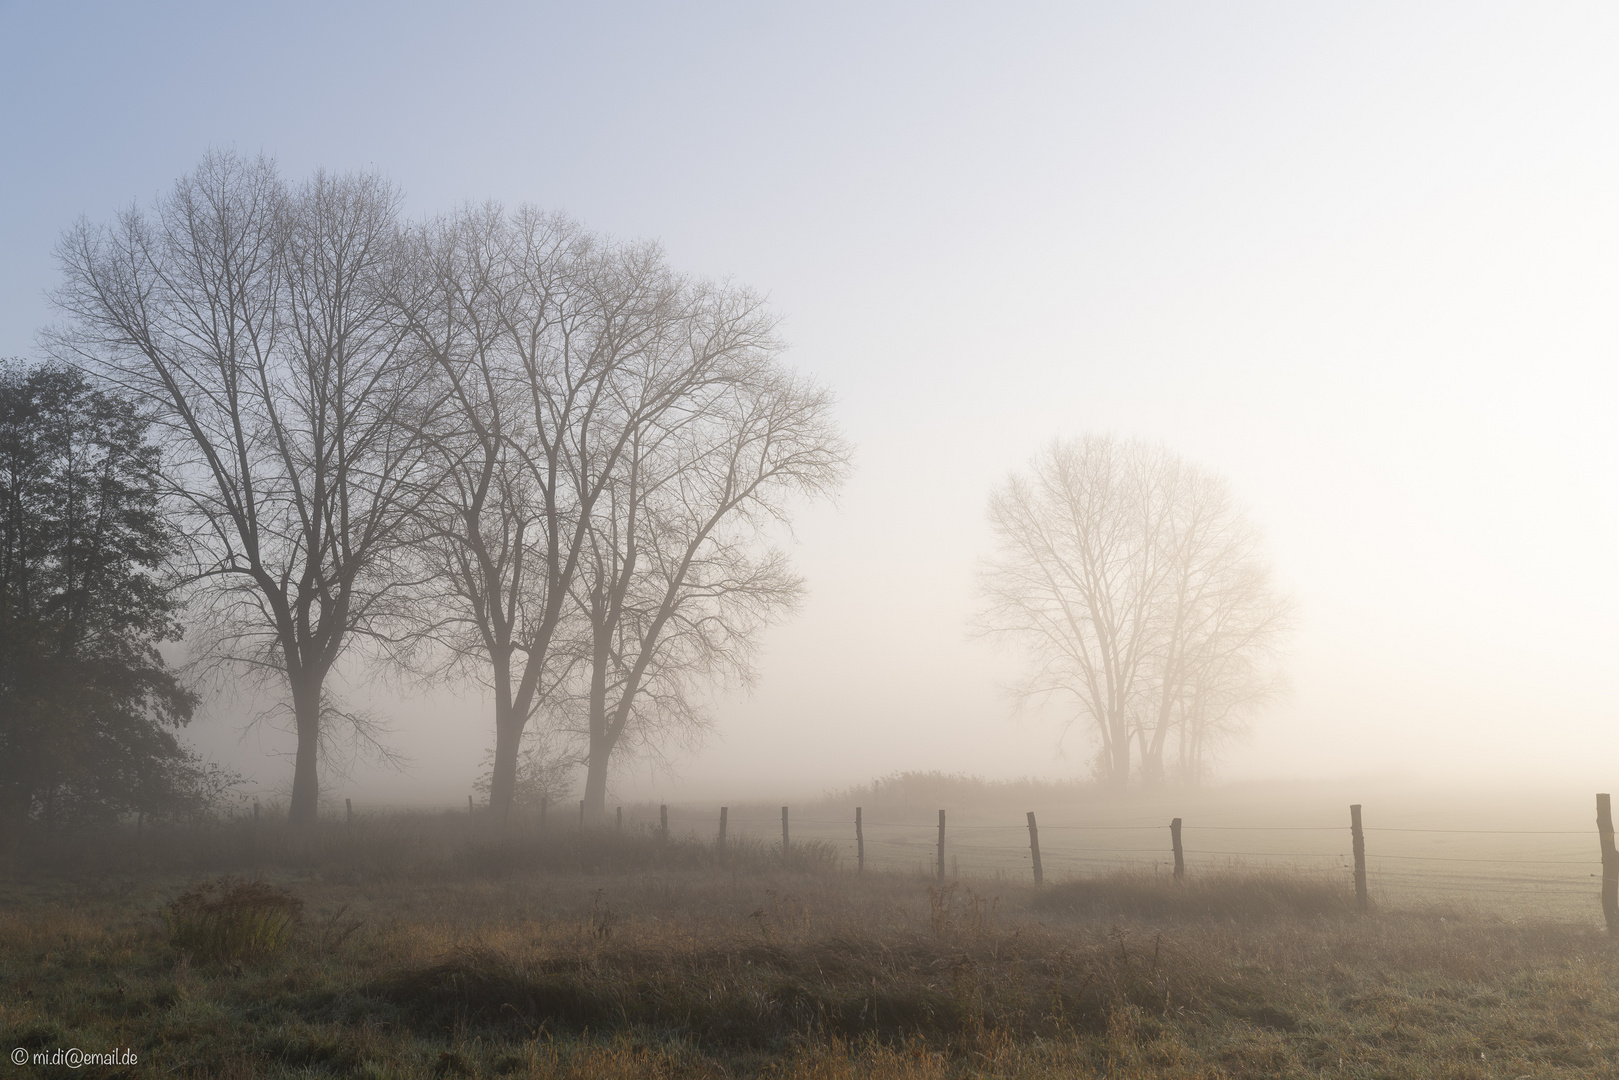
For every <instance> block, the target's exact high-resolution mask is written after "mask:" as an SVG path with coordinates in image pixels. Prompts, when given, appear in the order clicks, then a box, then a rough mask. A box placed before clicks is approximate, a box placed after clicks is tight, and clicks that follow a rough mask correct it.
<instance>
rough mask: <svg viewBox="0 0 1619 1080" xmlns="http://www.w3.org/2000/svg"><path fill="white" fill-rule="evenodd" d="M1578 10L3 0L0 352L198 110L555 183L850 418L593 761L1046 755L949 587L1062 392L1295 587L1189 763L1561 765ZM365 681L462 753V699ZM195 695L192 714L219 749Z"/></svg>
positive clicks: (1580, 131)
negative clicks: (778, 564)
mask: <svg viewBox="0 0 1619 1080" xmlns="http://www.w3.org/2000/svg"><path fill="white" fill-rule="evenodd" d="M1616 55H1619V9H1613V8H1611V7H1608V6H1601V5H1588V6H1576V5H1554V4H1536V5H1493V4H1478V3H1469V4H1450V5H1437V4H1435V5H1413V4H1387V5H1353V6H1350V5H1283V4H1206V3H1198V4H1182V5H1137V4H1132V5H1122V4H1120V5H1074V4H1062V5H1056V4H1052V5H977V6H965V5H941V4H936V3H932V4H925V5H924V4H915V5H898V4H871V3H864V4H845V5H838V4H825V3H819V4H814V5H808V4H806V5H799V6H786V5H761V4H746V5H744V4H736V5H669V4H656V5H652V4H648V5H642V6H630V5H613V6H609V5H591V6H588V7H587V6H585V5H578V6H570V7H550V8H547V7H542V6H538V5H517V4H510V5H503V4H483V5H476V4H461V5H454V6H451V5H408V4H390V5H380V4H378V5H359V4H332V3H328V4H319V5H316V4H279V5H274V6H273V7H272V6H268V5H266V6H252V7H249V6H245V5H244V6H242V7H240V8H238V9H235V10H229V9H225V8H223V7H222V6H220V5H201V4H196V5H178V4H146V5H140V6H136V5H127V4H75V5H66V4H44V3H15V2H5V0H0V355H7V354H27V353H29V352H31V351H32V349H33V346H32V341H33V335H34V333H35V332H36V330H37V328H38V327H39V326H40V325H41V324H42V323H43V322H45V321H46V320H48V319H49V318H50V313H49V311H48V309H47V307H46V305H45V303H44V301H43V299H42V293H43V291H44V290H45V289H46V288H47V287H49V286H50V284H51V283H52V281H53V280H54V275H55V271H54V267H53V264H52V260H51V246H52V244H53V242H54V239H55V237H56V235H57V233H58V232H59V231H60V230H61V229H62V228H63V227H64V226H66V225H67V224H69V223H70V222H71V221H72V220H73V219H74V218H75V217H76V216H77V215H79V214H81V213H84V214H88V215H90V216H91V217H92V218H104V217H106V216H108V215H110V214H111V213H113V212H114V211H115V210H117V209H118V208H119V207H121V206H124V205H127V204H128V203H129V202H130V201H131V200H135V199H141V200H145V199H148V198H150V197H151V196H152V195H153V194H154V193H155V192H157V191H159V190H161V189H163V188H165V187H167V186H168V185H169V184H170V183H171V182H172V181H173V179H174V178H175V177H176V176H177V175H179V174H180V173H182V172H185V171H186V170H188V169H189V168H191V167H192V165H194V164H195V162H196V161H197V159H198V158H199V157H200V156H201V154H202V153H203V151H204V150H205V149H206V148H207V147H208V146H209V145H234V146H236V147H237V148H239V149H243V150H258V149H263V150H265V151H267V152H270V153H272V154H274V155H276V156H277V157H278V158H279V160H280V161H281V163H282V166H283V168H284V170H285V171H286V172H287V174H288V175H290V176H293V177H298V176H301V175H303V174H305V173H307V172H308V171H309V170H310V169H312V168H314V167H316V166H318V165H324V166H326V167H329V168H334V169H348V168H357V167H374V168H376V169H379V170H381V171H383V172H385V173H387V174H388V175H389V176H390V177H392V178H393V179H394V181H395V182H396V183H398V184H399V185H400V186H401V187H402V188H403V189H404V190H405V191H406V193H407V196H408V200H409V205H410V206H411V207H412V209H413V210H415V211H417V212H423V213H427V212H433V211H437V210H442V209H447V208H449V207H451V206H453V205H454V204H455V203H457V202H459V201H462V200H467V199H474V200H481V199H484V198H497V199H501V200H505V201H508V202H520V201H530V202H534V203H538V204H540V205H543V206H546V207H549V208H557V209H563V210H567V211H569V212H571V213H573V214H574V215H576V216H578V217H580V218H581V219H583V220H584V221H586V222H587V223H589V224H590V225H592V226H593V227H595V228H598V229H601V230H604V231H608V232H613V233H617V234H621V235H636V236H651V237H657V238H659V239H661V240H662V241H663V242H664V243H665V245H666V246H667V248H668V250H669V252H670V256H671V258H672V260H673V261H674V262H675V263H676V264H677V265H679V266H681V267H684V268H687V269H690V270H692V271H694V272H698V273H702V274H710V275H728V276H733V277H735V278H736V279H738V280H741V281H744V282H747V283H749V284H751V285H753V286H755V287H757V288H759V289H761V290H763V291H765V292H767V293H769V294H770V295H771V297H772V299H773V303H774V304H775V306H776V308H777V309H778V310H779V311H780V312H781V313H782V314H783V315H784V316H785V317H786V320H787V321H786V327H787V336H788V338H789V339H790V340H791V341H792V342H793V345H794V348H793V352H792V354H791V355H792V358H793V360H794V361H795V362H796V363H797V364H798V365H799V366H800V367H802V368H804V369H806V370H808V371H810V372H812V373H814V374H815V375H816V376H818V377H819V378H821V379H823V380H825V381H827V382H828V383H830V384H831V385H832V386H833V387H834V388H835V389H836V390H837V392H838V395H839V398H840V401H841V415H842V417H843V420H844V422H845V424H846V425H847V427H848V430H849V433H850V435H851V436H852V437H853V439H854V440H855V442H856V443H857V444H858V446H859V466H860V471H859V473H858V475H857V477H856V479H855V480H854V482H852V483H851V485H850V486H849V488H848V490H847V492H846V494H845V496H844V498H843V500H842V502H841V505H840V507H839V508H837V509H836V510H817V511H814V512H811V513H808V514H806V515H804V517H803V518H802V525H801V528H800V529H799V530H798V535H797V540H796V543H795V545H794V556H795V558H796V559H797V560H798V562H799V564H800V566H801V567H802V568H803V569H804V571H805V572H806V573H807V574H808V576H809V580H810V586H811V590H812V599H811V603H810V605H809V607H808V609H807V610H806V612H805V613H804V616H803V617H802V618H801V619H800V620H799V621H797V622H796V623H795V624H793V625H792V626H790V627H786V628H783V629H782V630H780V631H778V632H776V633H774V634H773V635H772V637H771V638H770V647H769V653H768V658H767V663H766V667H765V672H764V679H763V681H762V683H761V685H760V687H759V688H758V691H757V693H756V694H755V695H754V696H753V697H752V698H751V699H746V700H737V701H731V702H727V703H724V704H723V705H722V706H721V708H720V710H719V713H720V717H721V723H720V725H719V730H718V731H717V733H716V738H715V739H714V740H713V741H712V742H711V744H710V746H709V748H708V749H707V750H706V751H704V752H703V753H701V754H698V755H685V756H682V757H681V759H680V764H679V773H680V776H681V777H682V779H680V780H679V781H678V782H677V781H676V780H675V779H673V778H669V777H665V776H661V775H660V776H655V777H650V778H649V777H648V776H647V774H646V773H645V771H644V770H643V771H642V772H641V773H640V774H638V775H639V777H640V778H639V779H636V778H635V776H633V775H632V776H628V777H626V778H625V780H624V784H625V791H626V792H631V791H644V790H652V789H654V788H656V789H657V790H658V791H660V792H665V793H673V794H676V795H678V794H680V793H682V792H687V793H690V792H697V791H703V792H708V791H720V790H737V789H738V788H746V789H747V790H737V793H738V794H739V795H740V794H751V793H753V788H760V789H768V790H777V789H778V788H780V787H781V786H783V785H788V784H796V785H798V786H800V787H802V788H807V789H809V790H814V789H817V788H819V787H821V786H831V785H838V784H844V783H849V782H852V781H855V780H860V779H863V778H865V777H866V776H868V775H869V774H870V773H872V772H883V771H886V770H888V769H891V768H901V767H920V768H945V769H972V770H978V771H986V772H994V773H1009V772H1010V773H1018V772H1033V773H1058V772H1062V771H1064V770H1071V769H1074V768H1076V767H1077V758H1079V757H1082V756H1083V755H1082V754H1079V753H1077V751H1079V750H1080V749H1081V748H1080V746H1079V745H1078V744H1074V746H1073V749H1074V750H1075V751H1076V754H1075V760H1070V761H1068V762H1060V761H1056V760H1054V759H1053V757H1052V753H1051V747H1052V742H1053V738H1054V730H1053V728H1052V727H1051V726H1050V725H1049V724H1047V723H1043V722H1042V721H1040V720H1039V719H1037V718H1036V719H1029V720H1024V721H1016V722H1014V721H1011V720H1009V719H1008V718H1007V715H1006V713H1007V710H1006V704H1005V701H1004V700H1003V699H1002V698H1001V697H1000V696H999V695H998V692H997V690H996V686H997V682H998V681H999V680H1004V679H1005V678H1007V677H1008V675H1009V674H1010V672H1011V668H1012V660H1011V658H1009V657H1003V656H996V655H994V654H992V653H990V652H988V651H987V650H985V649H984V648H983V647H982V646H981V645H978V644H975V643H972V642H969V641H968V640H967V638H966V633H965V620H966V616H967V613H968V612H969V611H970V610H971V607H972V585H971V574H972V568H973V565H974V560H975V558H976V557H977V555H978V554H979V553H980V552H982V551H983V550H984V548H985V546H986V544H987V535H986V529H985V527H984V525H983V520H982V514H983V506H984V501H985V496H986V492H987V489H988V487H989V485H990V484H991V483H992V482H993V481H994V480H995V479H996V478H997V477H999V476H1001V475H1003V474H1004V473H1005V472H1006V471H1007V470H1009V469H1013V468H1016V467H1019V466H1020V465H1021V463H1022V462H1023V461H1025V460H1026V459H1027V458H1028V456H1029V455H1030V454H1031V453H1032V452H1033V451H1034V449H1035V448H1036V447H1037V446H1038V445H1039V444H1040V443H1041V442H1042V441H1044V440H1045V439H1048V438H1050V437H1052V436H1056V435H1072V434H1078V433H1081V432H1085V431H1093V430H1111V431H1117V432H1120V433H1124V434H1139V435H1144V436H1148V437H1151V438H1161V439H1163V440H1165V441H1166V442H1168V443H1169V444H1171V445H1172V446H1174V447H1175V448H1177V449H1179V450H1181V451H1182V452H1183V453H1186V454H1187V455H1188V456H1191V457H1193V458H1195V459H1197V460H1198V461H1200V462H1202V463H1203V464H1205V465H1207V466H1210V467H1213V468H1215V469H1219V470H1221V471H1223V472H1225V473H1226V474H1228V475H1229V476H1230V477H1231V478H1232V480H1233V482H1234V483H1235V484H1236V486H1237V488H1238V489H1239V491H1240V492H1241V493H1242V494H1243V496H1244V497H1245V498H1246V499H1247V500H1248V501H1249V502H1250V503H1251V504H1252V506H1253V507H1254V510H1255V512H1256V514H1257V516H1258V517H1260V518H1261V519H1262V520H1263V521H1264V522H1265V523H1266V525H1267V527H1268V530H1269V533H1270V537H1271V546H1272V549H1273V550H1274V552H1275V556H1276V561H1277V565H1278V569H1279V572H1280V574H1281V575H1282V577H1283V578H1284V579H1285V580H1286V581H1287V582H1288V583H1289V585H1290V586H1291V587H1292V588H1293V589H1294V590H1295V592H1296V593H1297V594H1298V596H1299V599H1300V603H1301V610H1302V612H1303V615H1304V619H1305V623H1304V629H1303V630H1302V632H1301V633H1300V635H1299V638H1298V640H1297V643H1296V647H1295V661H1294V681H1295V684H1296V691H1295V693H1294V694H1293V696H1292V698H1291V699H1289V700H1288V701H1287V702H1286V703H1285V704H1283V705H1281V706H1278V707H1277V708H1276V709H1274V710H1273V711H1272V712H1271V713H1270V714H1269V715H1267V716H1266V717H1264V718H1263V719H1262V720H1261V721H1260V723H1259V724H1258V725H1257V730H1256V734H1255V738H1254V740H1253V742H1252V743H1251V744H1250V745H1249V746H1248V747H1247V748H1246V749H1245V750H1243V751H1240V752H1238V753H1236V754H1233V756H1232V758H1231V760H1230V765H1229V769H1228V772H1229V774H1230V775H1253V774H1269V773H1284V774H1288V775H1326V774H1329V773H1341V772H1345V771H1364V770H1366V769H1370V768H1380V767H1383V766H1385V765H1387V764H1388V762H1389V761H1390V755H1391V754H1395V753H1398V754H1399V755H1400V757H1399V759H1398V764H1400V765H1402V766H1405V767H1410V768H1422V767H1424V759H1425V758H1427V757H1429V756H1432V757H1435V758H1436V759H1437V760H1439V761H1441V762H1442V767H1443V768H1444V769H1447V770H1460V769H1465V770H1470V771H1482V772H1497V773H1499V772H1506V771H1509V770H1512V769H1516V768H1529V769H1531V770H1534V771H1537V772H1545V773H1547V774H1551V773H1553V772H1556V771H1558V770H1566V769H1568V768H1569V767H1570V765H1569V763H1570V762H1571V761H1573V762H1575V763H1576V765H1577V767H1581V768H1594V766H1589V765H1578V763H1579V762H1591V761H1593V760H1597V759H1600V758H1602V757H1603V756H1604V755H1605V757H1606V759H1607V760H1609V761H1612V760H1619V724H1616V721H1619V715H1616V714H1619V690H1616V689H1615V687H1614V685H1613V680H1612V672H1613V666H1614V665H1613V661H1612V657H1613V656H1614V655H1615V653H1616V651H1619V626H1616V622H1615V618H1614V611H1615V605H1616V604H1619V573H1616V571H1615V568H1614V559H1613V551H1614V546H1615V545H1614V536H1615V534H1616V531H1619V529H1616V526H1619V498H1616V490H1615V483H1614V468H1615V466H1616V465H1619V437H1616V435H1615V425H1614V423H1613V419H1612V413H1613V407H1614V403H1615V388H1616V381H1619V380H1616V376H1615V374H1614V365H1613V358H1614V355H1615V349H1616V346H1619V326H1616V325H1615V316H1614V311H1615V304H1614V298H1615V296H1616V289H1619V255H1616V252H1619V212H1616V210H1615V194H1616V193H1619V85H1616V84H1619V65H1615V64H1614V63H1613V61H1612V58H1613V57H1614V56H1616ZM401 715H402V724H403V730H402V737H403V738H404V740H405V742H406V744H407V745H406V749H407V752H412V753H414V754H415V755H416V756H417V757H418V759H419V760H422V761H426V760H429V759H432V760H434V761H442V762H446V763H447V764H446V765H445V769H444V772H443V773H442V774H440V773H434V774H433V775H432V780H433V782H434V783H439V782H441V781H442V784H443V785H444V786H445V790H448V791H458V790H464V789H465V782H464V780H463V779H462V778H461V777H460V776H459V771H466V770H470V769H471V767H472V765H473V764H475V762H476V761H477V759H478V758H479V757H481V755H482V752H483V747H484V746H485V745H486V742H487V740H486V735H485V728H486V727H487V722H486V718H485V716H484V714H483V713H482V712H481V711H480V710H479V709H477V707H476V706H474V705H470V704H464V703H463V704H457V703H456V702H454V701H453V700H451V699H449V698H446V699H445V700H444V701H443V702H438V703H434V704H432V705H431V706H420V707H417V708H415V709H414V711H413V710H411V709H402V710H401ZM229 729H230V722H229V720H228V719H225V718H220V719H218V720H215V721H205V722H201V723H199V725H198V726H197V737H198V738H199V740H201V741H203V742H204V743H205V744H206V745H209V746H210V747H217V748H219V752H220V753H223V754H232V755H238V756H241V757H242V759H243V763H244V764H250V763H251V760H252V759H253V758H254V756H255V755H256V754H257V752H258V751H257V743H254V744H252V746H251V747H249V748H242V747H239V746H238V744H237V743H236V741H235V737H234V735H233V734H230V733H229ZM1525 729H1528V731H1530V732H1532V735H1530V736H1529V737H1528V738H1525V734H1524V733H1525ZM272 741H273V740H272ZM762 763H768V765H765V764H762ZM269 772H273V770H270V771H269ZM269 772H267V774H266V779H273V776H271V775H269ZM421 779H422V780H423V781H424V782H425V781H426V780H427V779H428V777H427V774H426V773H425V772H424V773H423V774H421ZM367 782H368V783H373V784H375V785H377V790H379V791H380V790H383V789H384V788H385V787H387V788H388V789H389V790H392V787H389V785H390V784H392V782H385V781H382V780H375V781H367ZM750 785H751V786H750Z"/></svg>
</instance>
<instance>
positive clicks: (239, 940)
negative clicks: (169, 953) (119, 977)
mask: <svg viewBox="0 0 1619 1080" xmlns="http://www.w3.org/2000/svg"><path fill="white" fill-rule="evenodd" d="M303 906H304V903H303V901H302V900H299V899H298V898H297V897H295V896H293V895H292V894H291V893H289V892H287V891H286V890H285V889H282V888H278V887H276V886H274V885H271V884H269V883H268V882H264V881H242V880H239V879H236V878H230V877H223V878H216V879H215V880H213V881H205V882H203V883H202V884H201V885H196V886H194V887H192V888H190V889H188V890H186V891H185V892H184V893H181V894H180V896H179V897H178V898H177V899H176V900H175V901H174V902H173V903H172V904H170V905H169V906H168V907H167V908H166V909H165V910H164V912H163V918H164V921H165V922H167V923H168V926H169V943H170V944H172V945H173V946H174V947H175V948H176V949H178V950H180V951H181V952H184V953H190V954H191V955H192V956H194V957H196V958H197V959H199V960H217V961H220V962H223V963H235V962H240V961H255V960H268V959H270V958H271V957H273V956H276V955H277V954H279V953H280V952H282V951H283V950H284V949H285V948H286V947H287V943H288V942H289V941H291V940H292V932H293V930H294V929H295V928H296V926H297V924H298V919H299V916H300V915H301V914H302V912H303Z"/></svg>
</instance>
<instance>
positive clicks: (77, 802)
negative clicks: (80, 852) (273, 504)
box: [0, 361, 195, 839]
mask: <svg viewBox="0 0 1619 1080" xmlns="http://www.w3.org/2000/svg"><path fill="white" fill-rule="evenodd" d="M148 427H149V425H148V422H147V421H146V420H145V419H144V418H143V417H142V416H141V415H140V414H139V413H138V412H137V410H136V409H135V407H134V406H133V404H132V403H131V402H129V401H128V400H126V399H123V398H120V397H118V396H116V395H113V394H110V393H107V392H105V391H103V390H99V389H96V388H94V387H93V386H91V385H90V384H89V383H88V382H87V381H86V380H85V378H84V377H83V376H81V375H79V374H78V373H76V372H74V371H71V370H69V369H67V368H64V367H61V366H58V365H44V366H39V367H34V368H29V367H26V366H24V365H23V364H21V363H20V362H17V361H10V362H6V363H4V365H3V366H0V815H3V820H0V832H7V833H9V834H10V835H11V837H12V838H13V839H15V837H16V836H17V834H18V833H19V831H20V827H21V826H22V824H23V823H24V822H26V821H27V820H28V819H29V818H30V817H38V818H41V819H43V820H44V821H45V822H46V823H47V824H48V825H51V826H54V825H56V824H58V823H62V822H72V821H76V820H83V819H86V818H97V817H107V816H113V815H118V814H121V813H125V812H129V811H147V812H157V811H161V810H164V809H170V808H173V807H174V806H175V805H176V799H177V798H178V796H179V794H180V793H181V791H182V790H183V789H184V787H185V786H186V784H187V782H188V781H189V780H190V779H193V778H194V777H192V776H191V770H194V768H195V765H194V762H193V759H192V757H191V755H190V754H189V753H188V752H187V751H186V750H185V749H184V748H183V747H182V746H181V745H180V744H179V742H178V741H177V740H176V738H175V735H174V729H175V728H176V727H178V726H179V725H181V724H184V723H185V722H186V721H187V720H188V719H190V717H191V713H192V709H193V706H194V704H195V699H194V697H193V695H192V694H191V693H190V692H189V691H188V690H187V689H186V688H185V686H184V685H182V683H181V682H180V680H179V679H178V678H177V677H176V674H175V672H174V671H173V670H171V669H170V668H169V667H168V665H167V664H165V663H164V660H163V657H162V656H161V654H160V653H159V651H158V645H159V644H160V643H161V642H164V641H169V640H175V639H177V638H178V637H179V636H180V626H179V624H178V622H177V621H176V620H175V605H174V600H173V599H172V595H171V592H170V590H169V589H168V588H167V583H166V582H165V580H164V579H163V577H162V568H163V565H164V562H165V560H166V559H167V557H168V556H169V555H170V553H171V552H172V551H173V549H174V546H175V542H176V538H175V534H174V531H173V529H172V526H171V525H170V523H169V521H168V519H167V517H166V515H165V514H164V508H163V506H162V505H161V502H160V499H159V496H158V482H157V471H158V465H159V456H158V450H157V447H156V446H154V445H153V444H152V443H151V442H150V441H148V438H147V432H148Z"/></svg>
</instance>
